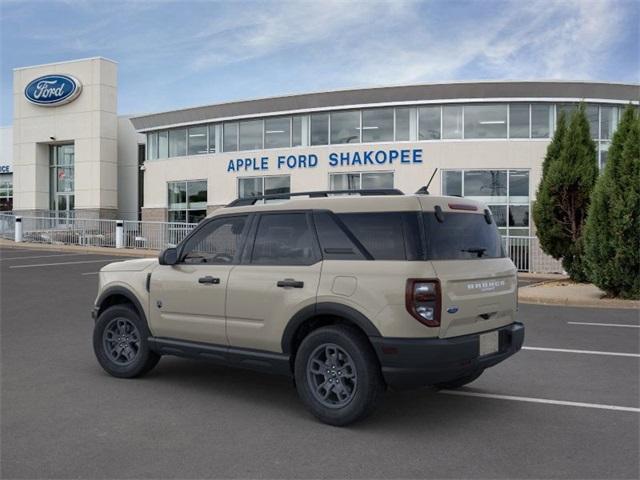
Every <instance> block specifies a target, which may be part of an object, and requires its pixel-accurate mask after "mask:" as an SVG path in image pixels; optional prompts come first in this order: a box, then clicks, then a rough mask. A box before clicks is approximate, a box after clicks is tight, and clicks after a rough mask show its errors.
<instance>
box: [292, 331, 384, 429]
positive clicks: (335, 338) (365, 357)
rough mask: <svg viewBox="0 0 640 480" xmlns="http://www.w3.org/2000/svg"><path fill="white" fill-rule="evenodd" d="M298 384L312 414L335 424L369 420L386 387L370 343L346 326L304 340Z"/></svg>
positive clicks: (299, 355)
mask: <svg viewBox="0 0 640 480" xmlns="http://www.w3.org/2000/svg"><path fill="white" fill-rule="evenodd" d="M295 383H296V389H297V390H298V395H299V396H300V398H301V400H302V402H303V403H304V404H305V405H306V406H307V408H308V409H309V410H310V411H311V413H312V414H313V415H315V416H316V417H317V418H318V419H319V420H320V421H322V422H324V423H328V424H329V425H335V426H344V425H348V424H350V423H353V422H355V421H357V420H361V419H363V418H365V417H366V416H367V415H369V414H370V413H371V412H372V411H373V410H374V409H375V407H376V404H377V403H378V401H379V399H380V396H381V394H382V392H383V391H384V381H383V379H382V374H381V371H380V366H379V364H378V361H377V358H376V355H375V353H374V352H373V349H372V348H371V345H370V344H369V342H368V341H367V339H366V337H364V335H362V334H361V333H360V332H358V331H357V330H355V329H353V328H350V327H348V326H344V325H333V326H329V327H323V328H320V329H318V330H314V331H313V332H311V333H310V334H309V335H307V336H306V337H305V338H304V340H303V341H302V343H301V344H300V348H299V349H298V352H297V354H296V358H295Z"/></svg>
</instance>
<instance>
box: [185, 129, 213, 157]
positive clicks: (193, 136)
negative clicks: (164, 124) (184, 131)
mask: <svg viewBox="0 0 640 480" xmlns="http://www.w3.org/2000/svg"><path fill="white" fill-rule="evenodd" d="M207 131H208V128H207V127H206V126H200V127H191V128H189V134H188V137H187V141H188V147H187V152H188V154H189V155H201V154H203V153H207V150H208V148H209V147H208V141H207Z"/></svg>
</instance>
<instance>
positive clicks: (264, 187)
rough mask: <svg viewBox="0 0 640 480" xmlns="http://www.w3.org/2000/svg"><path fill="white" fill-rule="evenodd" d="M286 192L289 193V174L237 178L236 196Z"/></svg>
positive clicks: (247, 196)
mask: <svg viewBox="0 0 640 480" xmlns="http://www.w3.org/2000/svg"><path fill="white" fill-rule="evenodd" d="M286 193H291V177H290V176H289V175H276V176H272V177H240V178H238V198H249V197H259V196H261V195H277V194H286Z"/></svg>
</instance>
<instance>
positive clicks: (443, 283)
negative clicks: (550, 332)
mask: <svg viewBox="0 0 640 480" xmlns="http://www.w3.org/2000/svg"><path fill="white" fill-rule="evenodd" d="M338 193H344V192H311V193H305V194H287V196H286V198H284V199H283V198H282V195H280V197H279V199H280V201H279V202H275V201H272V200H276V199H278V196H277V195H276V196H264V197H256V198H250V199H239V200H236V201H234V202H232V203H231V204H229V205H228V206H227V207H225V208H221V209H219V210H217V211H215V212H214V213H213V214H212V215H210V216H209V217H208V218H206V219H205V220H204V221H202V222H201V223H200V224H199V225H198V226H197V227H196V228H195V229H194V230H193V231H192V232H191V233H190V234H189V235H188V236H187V237H186V238H185V239H184V240H183V241H182V242H180V244H179V245H178V246H177V247H176V248H168V249H167V250H165V251H163V252H162V253H161V254H160V256H159V259H158V260H156V259H142V260H129V261H124V262H117V263H112V264H110V265H107V266H105V267H104V268H103V269H102V270H101V271H100V276H99V278H100V280H99V292H98V297H97V299H96V301H95V306H94V310H93V313H92V316H93V318H94V319H95V329H94V334H93V346H94V350H95V354H96V356H97V359H98V361H99V363H100V365H101V366H102V367H103V368H104V369H105V370H106V371H107V372H108V373H110V374H111V375H113V376H116V377H124V378H129V377H136V376H140V375H143V374H145V373H147V372H148V371H149V370H151V369H152V368H153V367H154V366H155V365H156V364H157V363H158V361H159V360H160V357H161V356H162V355H178V356H186V357H192V358H200V359H206V360H210V361H213V362H217V363H221V364H225V365H230V366H235V367H246V368H251V369H258V370H262V371H266V372H275V373H282V374H285V375H289V376H291V377H293V379H294V382H295V386H296V388H297V390H298V393H299V395H300V398H301V399H302V401H303V402H304V404H305V405H306V406H307V407H308V408H309V410H310V411H311V412H312V413H313V414H314V415H315V416H316V417H318V418H319V419H320V420H321V421H323V422H326V423H329V424H333V425H346V424H348V423H351V422H354V421H356V420H358V419H360V418H363V417H364V416H365V415H367V414H368V413H370V412H371V411H372V410H373V408H374V406H375V405H376V402H377V401H378V400H379V398H380V396H381V394H382V392H383V391H384V389H385V387H387V386H389V387H392V388H410V387H420V386H426V385H431V386H435V387H438V388H457V387H460V386H462V385H465V384H468V383H470V382H472V381H473V380H475V379H476V378H478V377H479V376H480V375H481V374H482V372H483V371H484V370H485V369H486V368H488V367H491V366H493V365H495V364H497V363H499V362H501V361H503V360H504V359H506V358H507V357H509V356H511V355H513V354H514V353H515V352H517V351H518V350H519V349H520V348H521V346H522V342H523V338H524V327H523V325H522V324H521V323H518V322H516V321H515V314H516V308H517V298H516V296H517V278H516V269H515V267H514V265H513V263H512V262H511V260H510V259H509V258H508V257H507V256H506V255H505V251H504V249H503V246H502V242H501V239H500V236H499V233H498V229H497V228H496V224H495V222H494V220H493V218H492V216H491V212H490V211H489V209H487V208H486V207H485V206H484V205H482V204H480V203H478V202H475V201H471V200H468V199H464V198H457V197H437V196H429V195H403V194H402V192H399V191H397V190H380V191H359V192H356V194H359V195H351V196H346V195H338ZM351 193H353V192H351Z"/></svg>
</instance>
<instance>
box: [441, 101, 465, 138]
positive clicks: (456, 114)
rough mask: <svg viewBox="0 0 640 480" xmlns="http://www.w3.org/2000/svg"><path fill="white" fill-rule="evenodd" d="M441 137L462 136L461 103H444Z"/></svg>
mask: <svg viewBox="0 0 640 480" xmlns="http://www.w3.org/2000/svg"><path fill="white" fill-rule="evenodd" d="M442 138H445V139H456V138H462V106H461V105H445V106H444V107H442Z"/></svg>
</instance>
